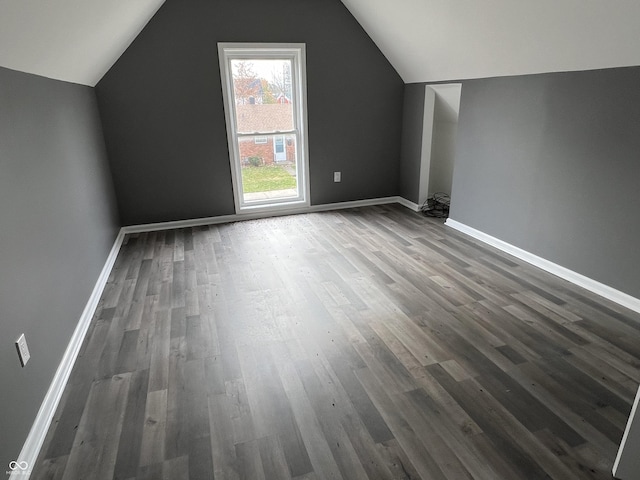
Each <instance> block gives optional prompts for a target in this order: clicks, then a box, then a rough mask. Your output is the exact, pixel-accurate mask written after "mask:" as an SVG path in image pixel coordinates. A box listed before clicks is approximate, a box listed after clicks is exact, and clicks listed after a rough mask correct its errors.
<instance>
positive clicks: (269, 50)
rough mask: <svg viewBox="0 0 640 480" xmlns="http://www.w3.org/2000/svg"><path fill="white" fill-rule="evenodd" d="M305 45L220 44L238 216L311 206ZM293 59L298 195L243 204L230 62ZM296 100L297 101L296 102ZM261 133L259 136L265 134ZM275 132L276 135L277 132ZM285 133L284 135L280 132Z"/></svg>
mask: <svg viewBox="0 0 640 480" xmlns="http://www.w3.org/2000/svg"><path fill="white" fill-rule="evenodd" d="M305 50H306V49H305V44H304V43H229V42H219V43H218V58H219V62H220V75H221V79H222V97H223V100H224V113H225V120H226V123H227V141H228V143H229V153H230V158H229V162H230V165H231V177H232V180H233V196H234V203H235V209H236V213H237V214H242V213H253V212H255V211H256V210H260V211H265V212H269V211H278V210H285V209H290V208H292V207H300V206H303V207H308V206H310V204H311V203H310V198H309V197H310V194H309V188H310V182H309V147H308V142H307V138H308V134H307V131H308V128H307V113H306V112H307V79H306V51H305ZM256 57H260V58H265V59H268V58H274V59H281V58H290V59H292V66H293V68H292V72H291V75H292V76H294V78H295V81H294V82H293V83H294V85H295V86H296V87H297V88H296V90H295V92H294V96H295V97H296V98H295V99H294V104H295V105H298V106H299V107H298V108H297V109H295V111H294V115H295V116H296V122H295V124H296V126H297V127H298V128H297V131H296V132H294V133H296V134H297V139H298V141H297V155H298V156H299V158H298V163H297V169H298V180H299V181H298V196H297V197H292V198H291V199H283V200H279V201H278V202H277V203H273V202H272V201H271V200H265V201H259V202H251V203H246V202H244V201H243V198H242V192H241V191H239V190H240V189H241V188H240V186H241V182H242V171H241V165H240V164H241V162H240V161H239V159H240V154H239V151H238V142H237V141H236V138H237V137H238V133H237V131H236V123H235V121H234V119H235V115H236V113H235V103H234V102H233V98H232V95H230V92H231V91H232V88H233V79H232V76H231V75H232V72H231V63H230V62H231V59H238V58H256ZM296 100H297V102H296ZM264 133H266V132H261V133H260V134H259V135H264ZM274 133H275V132H274ZM278 133H284V132H278Z"/></svg>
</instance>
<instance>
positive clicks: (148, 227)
mask: <svg viewBox="0 0 640 480" xmlns="http://www.w3.org/2000/svg"><path fill="white" fill-rule="evenodd" d="M389 203H400V204H402V205H404V206H405V207H407V208H411V209H414V207H413V205H415V204H414V203H412V202H409V201H408V200H405V199H404V198H402V197H383V198H371V199H367V200H354V201H351V202H337V203H326V204H323V205H311V206H309V207H294V208H290V209H281V210H277V211H271V212H264V211H263V212H260V211H256V212H251V213H242V214H234V215H221V216H219V217H204V218H195V219H191V220H177V221H174V222H159V223H147V224H143V225H129V226H126V227H123V228H122V230H123V231H124V233H143V232H153V231H157V230H172V229H176V228H189V227H200V226H203V225H216V224H220V223H230V222H239V221H242V220H255V219H257V218H268V217H278V216H283V215H294V214H299V213H314V212H326V211H329V210H340V209H344V208H357V207H369V206H374V205H386V204H389ZM416 206H417V205H416ZM415 211H416V212H417V211H418V210H417V209H415Z"/></svg>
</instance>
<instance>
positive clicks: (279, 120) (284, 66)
mask: <svg viewBox="0 0 640 480" xmlns="http://www.w3.org/2000/svg"><path fill="white" fill-rule="evenodd" d="M231 71H232V77H233V96H234V103H235V105H236V131H237V132H238V133H258V132H265V133H268V132H285V131H291V130H293V129H294V121H293V89H292V84H291V81H292V78H291V60H260V59H243V60H237V59H236V60H231Z"/></svg>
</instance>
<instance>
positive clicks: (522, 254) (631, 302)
mask: <svg viewBox="0 0 640 480" xmlns="http://www.w3.org/2000/svg"><path fill="white" fill-rule="evenodd" d="M445 225H447V226H448V227H451V228H453V229H454V230H457V231H459V232H462V233H465V234H467V235H469V236H471V237H473V238H475V239H477V240H480V241H481V242H484V243H486V244H488V245H491V246H492V247H495V248H497V249H498V250H502V251H503V252H505V253H508V254H510V255H513V256H514V257H516V258H519V259H520V260H524V261H525V262H527V263H530V264H531V265H534V266H536V267H538V268H540V269H542V270H544V271H546V272H549V273H552V274H553V275H555V276H557V277H560V278H562V279H564V280H567V281H568V282H571V283H573V284H574V285H577V286H579V287H582V288H584V289H586V290H589V291H590V292H592V293H595V294H596V295H600V296H601V297H604V298H606V299H607V300H611V301H612V302H615V303H617V304H619V305H622V306H623V307H626V308H628V309H630V310H633V311H634V312H638V313H640V299H638V298H636V297H632V296H631V295H628V294H626V293H624V292H621V291H620V290H616V289H615V288H613V287H610V286H609V285H605V284H604V283H600V282H598V281H596V280H593V279H592V278H589V277H585V276H584V275H582V274H580V273H577V272H574V271H573V270H569V269H568V268H566V267H563V266H561V265H558V264H556V263H553V262H550V261H549V260H546V259H544V258H542V257H539V256H537V255H534V254H533V253H530V252H527V251H526V250H523V249H521V248H519V247H516V246H514V245H511V244H509V243H507V242H505V241H503V240H500V239H499V238H495V237H492V236H491V235H488V234H486V233H484V232H481V231H480V230H476V229H475V228H473V227H469V226H468V225H465V224H463V223H460V222H458V221H456V220H452V219H451V218H449V219H447V221H446V222H445Z"/></svg>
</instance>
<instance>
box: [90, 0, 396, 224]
mask: <svg viewBox="0 0 640 480" xmlns="http://www.w3.org/2000/svg"><path fill="white" fill-rule="evenodd" d="M221 41H223V42H282V43H288V42H299V43H306V49H307V50H306V53H307V92H308V120H309V160H310V180H311V203H312V204H325V203H332V202H339V201H349V200H359V199H366V198H375V197H384V196H389V195H397V194H398V172H399V168H398V159H399V156H400V132H401V121H402V95H403V90H404V83H403V81H402V80H401V78H400V77H399V76H398V74H397V73H396V71H395V70H394V69H393V67H392V66H391V65H390V64H389V62H388V61H387V59H386V58H385V57H384V56H383V55H382V53H381V52H380V51H379V50H378V48H377V47H376V46H375V44H374V43H373V41H372V40H371V39H370V38H369V37H368V36H367V34H366V33H365V32H364V30H363V29H362V28H361V27H360V25H359V24H358V23H357V22H356V20H355V19H354V18H353V16H352V15H351V14H350V13H349V11H348V10H347V9H346V8H345V7H344V5H343V4H342V2H340V1H339V0H272V1H269V2H264V1H262V0H233V1H231V0H224V1H218V2H205V1H202V0H168V1H167V2H166V3H165V4H164V5H163V7H161V8H160V10H159V11H158V13H157V14H156V15H155V16H154V17H153V18H152V19H151V21H150V22H149V23H148V24H147V26H146V28H145V29H144V30H143V31H142V33H141V34H140V36H138V38H137V39H136V40H135V41H134V42H133V43H132V45H131V46H130V47H129V49H128V50H127V51H126V52H125V53H124V55H123V56H122V57H121V58H120V59H119V60H118V62H116V64H115V65H114V66H113V67H112V68H111V70H110V71H109V72H108V73H107V75H106V76H105V77H104V78H103V79H102V80H101V81H100V82H99V84H98V85H97V87H96V91H97V96H98V102H99V105H100V114H101V116H102V121H103V125H104V131H105V138H106V143H107V150H108V152H109V161H110V163H111V169H112V172H113V176H114V184H115V188H116V193H117V198H118V204H119V209H120V214H121V218H122V221H123V223H124V224H140V223H148V222H157V221H170V220H179V219H188V218H198V217H207V216H217V215H225V214H232V213H234V205H233V193H232V184H231V171H230V166H229V154H228V147H227V137H226V127H225V117H224V110H223V101H222V87H221V81H220V72H219V67H218V52H217V42H221ZM333 171H341V172H342V183H339V184H335V183H333Z"/></svg>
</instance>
